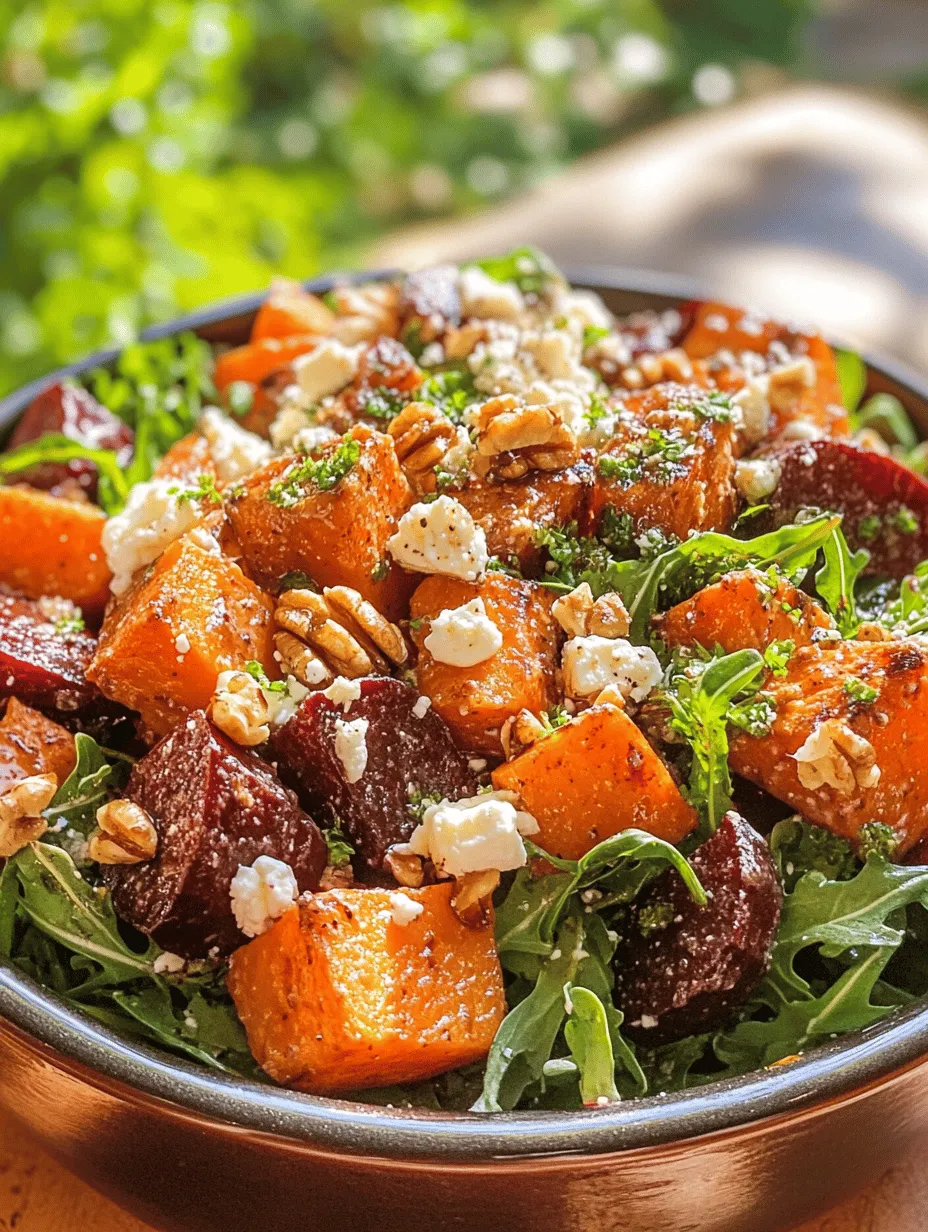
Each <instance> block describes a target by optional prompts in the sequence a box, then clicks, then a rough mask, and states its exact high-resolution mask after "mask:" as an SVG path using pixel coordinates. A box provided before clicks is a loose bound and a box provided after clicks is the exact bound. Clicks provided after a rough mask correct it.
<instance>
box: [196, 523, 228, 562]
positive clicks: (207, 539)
mask: <svg viewBox="0 0 928 1232" xmlns="http://www.w3.org/2000/svg"><path fill="white" fill-rule="evenodd" d="M189 538H190V541H191V542H192V543H195V544H196V545H197V547H198V548H202V549H203V551H204V552H209V554H210V556H221V555H222V548H220V546H219V544H218V542H217V540H216V537H215V535H211V534H210V533H209V531H208V530H207V529H206V527H205V526H194V528H193V530H191V531H190V532H189Z"/></svg>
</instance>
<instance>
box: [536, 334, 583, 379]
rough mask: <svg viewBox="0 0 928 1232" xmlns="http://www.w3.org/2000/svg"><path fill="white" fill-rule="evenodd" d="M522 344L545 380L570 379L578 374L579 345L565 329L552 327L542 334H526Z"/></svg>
mask: <svg viewBox="0 0 928 1232" xmlns="http://www.w3.org/2000/svg"><path fill="white" fill-rule="evenodd" d="M523 346H524V347H525V349H526V350H527V351H528V352H529V354H530V355H531V356H532V358H533V359H534V360H535V363H536V364H537V366H538V371H539V372H540V373H541V375H542V376H543V377H544V378H546V379H547V380H552V379H555V380H556V379H558V378H560V379H564V380H571V379H572V378H573V377H574V376H576V375H577V374H578V371H579V369H580V345H579V343H578V342H577V340H576V339H575V338H573V337H572V335H570V334H568V333H567V331H566V330H563V329H552V330H550V331H548V332H547V333H544V334H534V335H526V336H525V337H524V338H523Z"/></svg>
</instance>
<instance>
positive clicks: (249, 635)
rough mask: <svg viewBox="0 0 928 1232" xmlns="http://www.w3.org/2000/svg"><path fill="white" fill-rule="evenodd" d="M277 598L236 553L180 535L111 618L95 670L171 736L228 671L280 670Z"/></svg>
mask: <svg viewBox="0 0 928 1232" xmlns="http://www.w3.org/2000/svg"><path fill="white" fill-rule="evenodd" d="M272 615H273V603H272V601H271V600H270V598H269V597H268V596H267V595H266V594H264V592H263V591H262V590H260V589H259V588H258V587H257V586H256V585H255V583H254V582H252V581H251V580H250V579H249V578H247V577H245V575H244V574H243V573H242V571H241V569H240V568H239V566H238V565H237V564H235V563H234V562H233V561H231V560H229V559H228V557H225V556H221V555H219V554H218V553H215V552H208V551H206V550H205V549H204V548H202V547H200V546H199V544H198V543H195V542H194V541H193V540H192V539H191V538H190V537H189V536H183V537H182V538H180V539H178V540H176V541H175V542H174V543H172V544H171V546H170V547H169V548H168V549H167V550H166V551H165V552H164V554H163V555H162V556H161V557H160V558H159V559H158V560H157V561H156V562H155V564H154V565H153V566H152V568H151V570H150V571H149V572H147V573H146V574H144V575H143V576H142V578H141V579H140V580H139V581H138V582H136V584H135V585H134V586H133V588H132V589H131V590H130V591H129V592H128V593H127V594H126V595H125V596H124V597H122V598H121V599H120V602H119V603H118V604H117V605H116V607H114V608H113V609H112V610H111V611H110V612H109V613H108V614H107V617H106V620H105V621H104V624H103V628H102V630H101V631H100V642H99V645H98V646H97V652H96V654H95V655H94V658H93V662H92V663H91V665H90V668H89V670H88V672H87V677H88V679H89V680H92V681H93V682H94V683H95V684H97V685H99V687H100V689H101V690H102V691H103V693H105V694H106V696H107V697H110V698H113V699H114V700H115V701H119V702H122V703H123V705H125V706H129V707H130V708H131V709H132V710H138V711H139V713H140V714H141V715H142V718H143V719H144V720H145V722H146V723H147V724H148V726H149V727H150V728H151V729H152V731H153V732H155V734H156V735H164V734H165V733H166V732H168V731H170V730H171V728H172V727H173V726H175V724H177V723H179V722H180V721H181V719H183V718H184V717H185V716H186V715H187V714H189V713H190V711H191V710H201V709H204V708H205V707H206V706H207V705H208V703H209V699H210V697H211V696H212V693H213V689H214V688H215V685H216V679H217V677H218V675H219V673H220V672H223V671H226V670H227V669H229V668H240V667H242V666H243V665H244V664H245V663H247V662H248V661H249V660H252V659H255V660H257V661H258V662H260V663H263V664H264V667H265V670H266V671H267V672H268V673H269V674H270V675H272V676H274V675H276V674H277V671H276V666H275V664H274V659H273V643H272V640H271V639H272V630H271V623H272Z"/></svg>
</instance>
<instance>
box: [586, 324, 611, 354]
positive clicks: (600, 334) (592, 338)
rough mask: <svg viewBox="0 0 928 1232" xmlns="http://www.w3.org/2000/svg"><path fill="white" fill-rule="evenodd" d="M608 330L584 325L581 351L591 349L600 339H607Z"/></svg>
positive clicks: (598, 326)
mask: <svg viewBox="0 0 928 1232" xmlns="http://www.w3.org/2000/svg"><path fill="white" fill-rule="evenodd" d="M608 337H609V330H608V329H604V328H603V326H602V325H584V327H583V349H584V351H585V350H586V349H587V347H591V346H593V345H594V343H597V342H599V340H600V339H601V338H608Z"/></svg>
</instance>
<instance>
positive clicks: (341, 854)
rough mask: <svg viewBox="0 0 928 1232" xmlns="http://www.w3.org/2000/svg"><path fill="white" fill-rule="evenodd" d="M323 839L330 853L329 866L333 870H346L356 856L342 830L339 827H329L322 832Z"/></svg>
mask: <svg viewBox="0 0 928 1232" xmlns="http://www.w3.org/2000/svg"><path fill="white" fill-rule="evenodd" d="M322 837H323V838H324V839H325V845H326V848H327V850H328V853H329V861H328V862H329V865H330V866H331V867H332V868H344V866H345V865H346V864H347V863H348V862H349V861H350V859H351V857H352V856H353V855H354V848H353V847H352V845H351V844H350V843H349V842H348V839H347V838H346V837H345V835H344V834H343V833H342V830H341V828H340V827H339V826H338V825H334V826H328V827H326V829H324V830H323V831H322Z"/></svg>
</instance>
